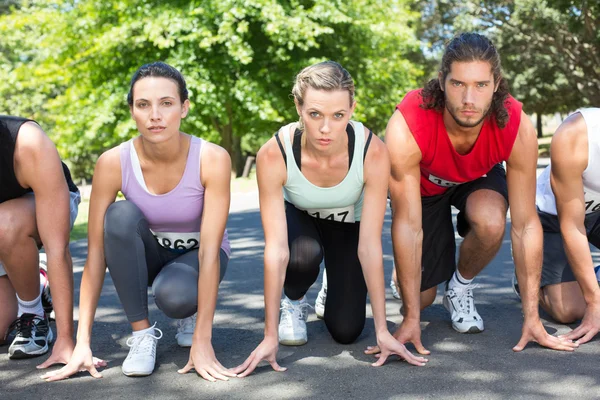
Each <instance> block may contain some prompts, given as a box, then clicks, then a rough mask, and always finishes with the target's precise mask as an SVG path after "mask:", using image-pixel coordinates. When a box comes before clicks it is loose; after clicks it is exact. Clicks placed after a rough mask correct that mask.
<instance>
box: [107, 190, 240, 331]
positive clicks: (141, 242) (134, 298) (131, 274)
mask: <svg viewBox="0 0 600 400" xmlns="http://www.w3.org/2000/svg"><path fill="white" fill-rule="evenodd" d="M104 256H105V258H106V265H107V267H108V270H109V271H110V275H111V277H112V280H113V282H114V284H115V288H116V289H117V294H118V295H119V299H120V300H121V304H123V308H124V309H125V314H127V319H128V320H129V322H136V321H141V320H144V319H146V318H148V286H150V285H152V293H153V294H154V301H155V302H156V305H157V306H158V308H159V309H161V310H162V311H163V312H164V313H165V314H166V315H167V316H168V317H170V318H178V319H180V318H187V317H189V316H191V315H193V314H194V313H195V312H196V311H197V308H198V274H199V261H198V249H193V250H189V251H188V252H186V253H183V254H182V253H176V252H173V251H171V250H167V249H165V248H164V247H162V246H161V245H160V244H158V241H157V240H156V238H155V237H154V236H153V235H152V232H151V231H150V228H149V227H148V220H147V219H146V217H144V214H142V212H141V211H140V209H139V208H138V207H137V206H136V205H135V204H133V203H132V202H130V201H126V200H125V201H118V202H115V203H113V204H111V205H110V207H108V210H107V211H106V216H105V218H104ZM228 261H229V258H228V257H227V254H226V253H225V251H223V249H221V253H220V277H219V282H220V281H221V280H222V279H223V276H224V275H225V271H226V269H227V263H228Z"/></svg>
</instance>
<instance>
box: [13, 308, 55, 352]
mask: <svg viewBox="0 0 600 400" xmlns="http://www.w3.org/2000/svg"><path fill="white" fill-rule="evenodd" d="M13 329H14V330H15V333H16V335H15V339H14V340H13V342H12V344H11V345H10V347H9V348H8V355H9V357H10V358H11V359H19V358H31V357H38V356H41V355H43V354H46V353H47V352H48V349H49V345H50V343H51V342H52V340H53V339H54V336H53V335H52V329H50V322H49V321H48V317H44V318H41V317H39V316H37V315H35V314H27V313H26V314H23V315H21V316H20V317H19V318H17V319H16V320H15V322H13V323H12V324H11V326H10V328H9V330H13Z"/></svg>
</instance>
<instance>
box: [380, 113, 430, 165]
mask: <svg viewBox="0 0 600 400" xmlns="http://www.w3.org/2000/svg"><path fill="white" fill-rule="evenodd" d="M385 144H386V146H387V149H388V151H389V154H390V157H391V160H392V164H395V165H397V166H404V167H411V166H412V167H414V166H417V165H419V163H420V161H421V157H422V154H421V149H420V148H419V145H418V144H417V141H416V140H415V138H414V136H413V134H412V132H411V131H410V128H409V127H408V124H407V123H406V120H405V119H404V116H403V115H402V113H401V112H400V111H398V110H396V111H394V114H393V115H392V117H391V118H390V120H389V122H388V125H387V127H386V129H385Z"/></svg>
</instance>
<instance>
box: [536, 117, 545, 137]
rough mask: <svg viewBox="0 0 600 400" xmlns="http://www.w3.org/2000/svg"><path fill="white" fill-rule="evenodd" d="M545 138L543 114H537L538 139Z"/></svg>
mask: <svg viewBox="0 0 600 400" xmlns="http://www.w3.org/2000/svg"><path fill="white" fill-rule="evenodd" d="M542 136H544V134H543V132H542V113H539V112H538V113H537V137H538V138H541V137H542Z"/></svg>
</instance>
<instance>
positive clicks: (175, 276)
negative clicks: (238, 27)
mask: <svg viewBox="0 0 600 400" xmlns="http://www.w3.org/2000/svg"><path fill="white" fill-rule="evenodd" d="M128 103H129V108H130V111H131V116H132V118H133V119H134V120H135V122H136V125H137V129H138V131H139V133H140V135H139V136H137V137H135V138H133V139H131V140H129V141H127V142H125V143H122V144H121V145H119V146H117V147H115V148H113V149H111V150H108V151H107V152H105V153H104V154H102V156H100V158H99V159H98V162H97V164H96V169H95V172H94V181H93V185H92V195H91V200H90V213H89V233H88V238H89V239H88V243H89V244H88V246H89V247H88V259H87V261H86V265H85V270H84V273H83V278H82V282H81V296H80V304H79V307H80V311H79V315H80V321H79V329H78V333H77V345H76V348H75V351H74V353H73V356H72V358H71V361H70V362H69V364H68V365H67V366H65V367H64V368H62V369H61V370H59V371H56V372H55V373H51V374H47V375H45V376H44V378H46V379H48V380H57V379H62V378H65V377H67V376H69V375H71V374H73V373H76V372H77V371H79V370H81V369H87V370H88V371H89V372H90V373H91V374H92V376H94V377H100V374H99V373H98V372H97V371H96V370H95V368H94V367H93V364H92V353H91V350H90V339H91V328H92V322H93V319H94V313H95V310H96V306H97V303H98V298H99V296H100V291H101V289H102V283H103V281H104V274H105V269H106V267H108V269H109V270H110V274H111V277H112V280H113V282H114V284H115V288H116V290H117V294H118V295H119V299H120V300H121V303H122V304H123V308H124V309H125V313H126V315H127V319H128V320H129V322H130V324H131V327H132V330H133V334H132V336H131V337H130V338H129V339H128V340H127V345H128V346H130V350H129V354H128V356H127V358H126V359H125V361H124V362H123V366H122V370H123V373H124V374H125V375H128V376H145V375H150V374H151V373H152V371H153V370H154V364H155V361H156V345H157V341H158V339H160V338H161V337H162V332H161V331H160V329H158V328H157V327H156V323H154V324H151V323H150V321H149V319H148V298H147V288H148V286H152V292H153V295H154V299H155V302H156V305H157V306H158V308H159V309H161V310H162V311H163V312H164V313H165V314H166V315H167V316H169V317H171V318H177V319H180V321H179V329H178V334H177V341H178V344H179V345H181V346H191V350H190V358H189V362H188V364H187V365H186V366H185V367H184V368H183V369H182V370H180V371H179V372H182V373H184V372H187V371H189V370H190V369H192V368H194V369H195V370H196V371H197V372H198V373H199V374H200V375H201V376H202V377H204V378H205V379H208V380H211V381H214V380H215V379H222V380H227V379H228V378H227V377H228V376H234V374H233V373H231V372H230V371H228V370H227V369H226V368H224V367H223V366H222V365H221V364H220V363H219V362H218V360H217V359H216V357H215V354H214V350H213V348H212V344H211V332H212V320H213V315H214V311H215V304H216V300H217V291H218V286H219V282H220V280H221V279H222V278H223V275H224V273H225V269H226V267H227V262H228V259H229V253H230V247H229V242H228V240H227V233H226V231H225V224H226V222H227V216H228V211H229V198H230V193H229V184H230V177H231V161H230V158H229V155H228V154H227V152H226V151H225V150H223V149H222V148H221V147H219V146H216V145H214V144H211V143H208V142H206V141H204V140H202V139H199V138H197V137H194V136H190V135H187V134H185V133H183V132H181V131H180V130H179V128H180V124H181V120H182V118H185V116H186V115H187V113H188V109H189V105H190V102H189V100H188V94H187V89H186V86H185V81H184V79H183V77H182V76H181V74H180V73H179V71H177V70H176V69H175V68H173V67H171V66H169V65H167V64H165V63H160V62H157V63H153V64H147V65H144V66H142V67H141V68H140V69H139V70H138V71H137V72H136V73H135V74H134V76H133V78H132V81H131V87H130V91H129V95H128ZM119 191H121V192H123V194H124V195H125V199H126V200H125V201H118V202H115V198H116V196H117V193H118V192H119ZM205 211H209V212H205ZM196 319H197V321H198V324H197V325H196V324H195V322H196Z"/></svg>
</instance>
